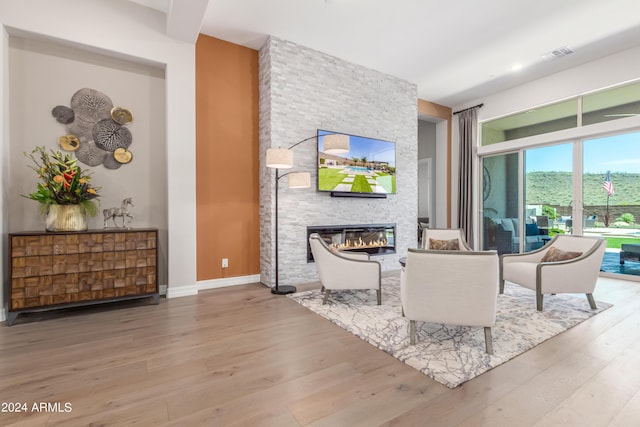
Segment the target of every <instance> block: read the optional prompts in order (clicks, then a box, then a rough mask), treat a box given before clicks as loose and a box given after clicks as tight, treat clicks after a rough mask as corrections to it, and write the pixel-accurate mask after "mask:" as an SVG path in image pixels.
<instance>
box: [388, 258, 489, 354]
mask: <svg viewBox="0 0 640 427" xmlns="http://www.w3.org/2000/svg"><path fill="white" fill-rule="evenodd" d="M497 297H498V254H497V253H496V252H495V251H483V252H473V251H432V250H424V249H409V251H408V253H407V262H406V265H405V268H404V270H403V271H402V272H401V275H400V299H401V301H402V311H403V314H404V316H405V317H406V318H407V319H409V336H410V342H411V344H412V345H413V344H415V335H416V329H415V328H416V321H421V322H432V323H444V324H451V325H462V326H481V327H484V337H485V346H486V350H487V353H489V354H493V343H492V338H491V327H492V326H493V325H494V324H495V322H496V304H497Z"/></svg>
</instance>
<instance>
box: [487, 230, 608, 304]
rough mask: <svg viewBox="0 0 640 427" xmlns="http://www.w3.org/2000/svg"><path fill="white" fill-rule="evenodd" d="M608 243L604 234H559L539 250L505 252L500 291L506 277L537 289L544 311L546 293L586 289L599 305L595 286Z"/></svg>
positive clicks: (521, 284)
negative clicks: (599, 235)
mask: <svg viewBox="0 0 640 427" xmlns="http://www.w3.org/2000/svg"><path fill="white" fill-rule="evenodd" d="M606 246H607V243H606V240H605V239H603V238H600V237H583V236H569V235H563V234H556V235H555V236H554V237H553V239H552V240H551V241H550V242H549V243H547V245H546V246H543V247H542V248H540V249H538V250H536V251H533V252H527V253H524V254H505V255H502V256H501V257H500V293H503V292H504V283H505V281H507V282H511V283H515V284H518V285H520V286H524V287H525V288H529V289H532V290H534V291H536V308H537V310H538V311H542V305H543V295H544V294H557V293H584V294H586V295H587V300H588V301H589V306H590V307H591V308H592V309H595V308H596V303H595V301H594V299H593V290H594V289H595V287H596V281H597V280H598V274H599V272H600V266H601V264H602V258H603V257H604V251H605V249H606ZM550 251H553V252H550ZM545 256H546V258H545Z"/></svg>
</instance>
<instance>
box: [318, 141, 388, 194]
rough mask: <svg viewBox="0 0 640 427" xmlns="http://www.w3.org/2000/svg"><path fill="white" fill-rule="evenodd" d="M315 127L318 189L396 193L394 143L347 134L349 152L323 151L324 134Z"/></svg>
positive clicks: (364, 192)
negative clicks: (331, 152)
mask: <svg viewBox="0 0 640 427" xmlns="http://www.w3.org/2000/svg"><path fill="white" fill-rule="evenodd" d="M331 134H339V135H348V134H344V133H341V132H331V131H325V130H320V129H319V130H318V191H331V192H336V193H359V194H360V193H361V194H367V193H369V194H371V193H377V194H395V193H396V144H395V143H393V142H391V141H384V140H381V139H375V138H367V137H363V136H356V135H348V137H349V151H348V152H347V153H343V154H330V153H326V152H324V138H325V136H326V135H331Z"/></svg>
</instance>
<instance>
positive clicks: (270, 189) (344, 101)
mask: <svg viewBox="0 0 640 427" xmlns="http://www.w3.org/2000/svg"><path fill="white" fill-rule="evenodd" d="M259 69H260V71H259V86H260V102H259V105H260V107H259V109H260V120H259V123H260V168H261V169H260V170H261V173H260V218H261V222H260V270H261V281H262V282H263V283H265V284H268V285H269V286H273V284H274V274H275V251H274V249H275V240H274V239H275V234H274V233H275V227H274V226H275V218H274V214H275V198H274V195H275V194H274V191H275V188H274V181H275V174H274V171H273V170H272V169H269V168H267V167H266V166H265V153H266V150H267V148H270V147H290V146H291V145H293V144H295V143H297V142H298V141H301V140H303V139H305V138H308V137H310V136H313V135H315V134H316V132H317V129H324V130H330V131H337V132H344V133H349V134H353V135H362V136H366V137H371V138H378V139H384V140H388V141H393V142H395V143H396V167H397V170H398V173H397V178H396V187H397V194H395V195H389V196H388V197H387V198H386V199H364V198H339V197H330V194H329V193H326V192H322V193H321V192H318V191H316V185H317V173H316V162H317V142H316V141H315V140H314V139H311V140H309V141H307V142H304V143H302V144H300V145H298V146H297V147H295V148H294V149H293V150H294V168H293V169H291V171H308V172H310V173H311V188H307V189H289V188H288V187H287V182H286V181H287V178H286V177H285V178H282V179H280V182H279V185H280V187H279V200H278V203H279V219H278V221H279V242H278V245H279V248H280V250H279V253H280V260H279V263H280V275H279V280H280V284H281V285H295V284H296V283H305V282H310V281H315V280H317V273H316V267H315V264H313V263H307V260H306V259H307V247H306V227H307V226H308V225H335V224H373V223H395V224H396V254H394V255H384V256H376V257H373V259H375V260H377V261H380V262H381V264H382V269H383V270H392V269H398V268H399V264H398V258H399V257H400V256H402V255H404V254H406V252H407V248H409V247H415V246H416V245H417V223H416V220H417V216H418V193H417V178H418V176H417V157H418V110H417V102H418V98H417V88H416V85H414V84H412V83H409V82H406V81H404V80H401V79H398V78H396V77H393V76H390V75H387V74H383V73H381V72H378V71H375V70H371V69H368V68H365V67H362V66H359V65H356V64H351V63H349V62H346V61H343V60H341V59H339V58H335V57H332V56H330V55H327V54H324V53H322V52H318V51H315V50H313V49H309V48H306V47H304V46H300V45H297V44H295V43H291V42H288V41H285V40H281V39H278V38H275V37H271V38H270V39H269V40H268V41H267V42H266V43H265V45H264V46H263V47H262V49H261V50H260V53H259Z"/></svg>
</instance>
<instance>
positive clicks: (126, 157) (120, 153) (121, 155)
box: [113, 148, 133, 163]
mask: <svg viewBox="0 0 640 427" xmlns="http://www.w3.org/2000/svg"><path fill="white" fill-rule="evenodd" d="M113 158H114V159H115V160H116V161H117V162H118V163H129V162H130V161H131V159H132V158H133V154H131V151H129V150H127V149H125V148H118V149H116V151H114V152H113Z"/></svg>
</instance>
